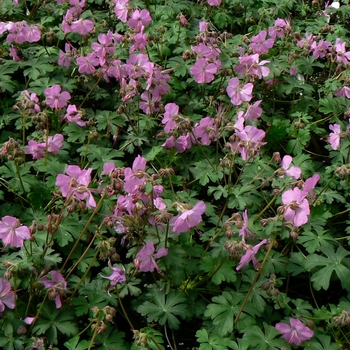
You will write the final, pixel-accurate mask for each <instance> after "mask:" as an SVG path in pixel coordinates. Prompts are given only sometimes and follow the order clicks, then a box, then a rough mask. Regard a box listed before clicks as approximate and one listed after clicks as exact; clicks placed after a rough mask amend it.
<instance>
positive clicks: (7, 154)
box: [0, 138, 24, 163]
mask: <svg viewBox="0 0 350 350" xmlns="http://www.w3.org/2000/svg"><path fill="white" fill-rule="evenodd" d="M0 158H3V159H7V160H13V161H15V162H16V163H21V162H23V161H24V151H23V150H22V149H21V146H20V144H19V143H18V142H17V141H16V140H14V139H13V138H10V139H9V140H8V141H7V142H5V143H4V144H3V146H2V147H1V148H0Z"/></svg>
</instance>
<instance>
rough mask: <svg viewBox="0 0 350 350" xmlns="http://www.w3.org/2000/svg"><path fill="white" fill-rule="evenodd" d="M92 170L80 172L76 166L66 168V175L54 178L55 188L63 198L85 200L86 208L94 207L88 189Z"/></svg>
mask: <svg viewBox="0 0 350 350" xmlns="http://www.w3.org/2000/svg"><path fill="white" fill-rule="evenodd" d="M91 172H92V168H89V169H88V170H81V169H80V168H79V167H78V166H77V165H69V166H67V168H66V174H67V175H64V174H58V175H57V178H56V186H58V187H59V188H60V191H61V193H62V196H63V197H66V198H69V197H71V196H73V197H76V198H78V199H80V200H83V199H87V201H86V206H87V207H88V208H94V207H96V202H95V199H94V197H93V195H92V193H91V191H90V190H89V189H88V186H89V184H90V182H91Z"/></svg>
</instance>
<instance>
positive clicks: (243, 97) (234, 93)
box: [226, 78, 254, 106]
mask: <svg viewBox="0 0 350 350" xmlns="http://www.w3.org/2000/svg"><path fill="white" fill-rule="evenodd" d="M253 87H254V85H253V84H252V83H248V84H245V85H244V86H243V87H240V83H239V79H238V78H232V79H230V81H229V83H228V86H227V88H226V91H227V95H228V96H229V97H230V98H231V103H232V104H233V105H234V106H239V105H240V104H242V103H243V101H250V100H251V99H252V97H253V96H252V92H253Z"/></svg>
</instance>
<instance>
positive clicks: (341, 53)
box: [335, 38, 350, 65]
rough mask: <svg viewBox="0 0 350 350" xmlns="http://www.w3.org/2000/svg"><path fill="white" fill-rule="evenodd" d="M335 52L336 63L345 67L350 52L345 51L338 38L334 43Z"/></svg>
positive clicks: (343, 44) (349, 58) (342, 43)
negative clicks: (340, 63)
mask: <svg viewBox="0 0 350 350" xmlns="http://www.w3.org/2000/svg"><path fill="white" fill-rule="evenodd" d="M335 51H336V52H337V61H338V62H342V63H344V64H345V65H347V64H348V61H350V52H346V51H345V43H344V41H342V40H341V39H339V38H337V39H336V41H335Z"/></svg>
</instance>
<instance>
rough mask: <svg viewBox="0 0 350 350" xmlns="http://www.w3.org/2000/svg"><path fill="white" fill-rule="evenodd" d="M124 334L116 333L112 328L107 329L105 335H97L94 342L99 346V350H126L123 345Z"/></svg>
mask: <svg viewBox="0 0 350 350" xmlns="http://www.w3.org/2000/svg"><path fill="white" fill-rule="evenodd" d="M124 337H125V334H124V333H123V332H118V331H117V330H116V329H113V327H110V328H109V331H108V332H107V333H105V334H99V335H98V336H97V337H96V342H97V343H99V344H100V345H99V346H98V349H99V350H115V349H118V350H127V347H126V345H125V343H124Z"/></svg>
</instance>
